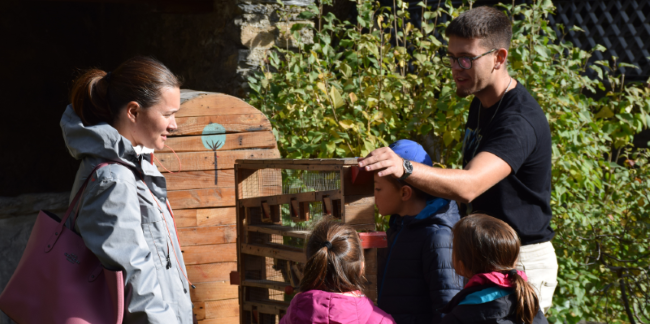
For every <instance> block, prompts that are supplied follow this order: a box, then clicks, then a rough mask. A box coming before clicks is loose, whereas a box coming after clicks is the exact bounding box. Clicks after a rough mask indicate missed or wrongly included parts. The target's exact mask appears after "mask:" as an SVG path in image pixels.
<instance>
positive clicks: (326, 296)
mask: <svg viewBox="0 0 650 324" xmlns="http://www.w3.org/2000/svg"><path fill="white" fill-rule="evenodd" d="M304 323H317V324H352V323H354V324H379V323H381V324H395V321H394V320H393V318H392V317H391V316H390V315H388V314H386V313H385V312H384V311H382V310H381V309H379V308H378V307H377V306H375V305H374V304H373V303H372V301H371V300H370V299H369V298H368V297H365V296H364V297H353V296H346V295H341V294H337V293H332V292H326V291H322V290H310V291H306V292H303V293H299V294H297V295H296V296H294V297H293V300H292V301H291V305H289V309H287V313H286V314H285V315H284V317H282V320H280V324H304Z"/></svg>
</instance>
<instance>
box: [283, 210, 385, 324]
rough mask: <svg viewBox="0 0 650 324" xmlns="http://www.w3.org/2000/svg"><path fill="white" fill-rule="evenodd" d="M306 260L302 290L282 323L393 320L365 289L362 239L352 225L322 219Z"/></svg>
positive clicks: (340, 323) (344, 323)
mask: <svg viewBox="0 0 650 324" xmlns="http://www.w3.org/2000/svg"><path fill="white" fill-rule="evenodd" d="M305 252H306V254H307V263H306V264H305V271H304V276H303V279H302V281H301V282H300V291H301V292H300V293H298V294H296V296H294V297H293V300H292V301H291V304H290V305H289V308H288V309H287V313H286V314H285V315H284V317H282V320H280V324H302V323H316V324H348V323H355V324H363V323H367V324H380V323H381V324H394V323H395V321H394V320H393V318H392V317H391V316H390V315H388V314H386V313H385V312H384V311H382V310H381V309H379V308H377V306H375V305H374V304H373V303H372V301H371V300H370V299H369V298H368V297H366V296H365V295H364V293H363V289H364V288H363V285H364V284H365V282H366V281H367V280H366V279H365V277H364V270H365V269H364V259H363V249H362V248H361V240H360V239H359V235H358V234H357V232H356V231H355V230H354V229H353V228H352V227H350V226H348V225H345V224H341V223H339V222H336V221H333V220H323V221H321V222H320V223H318V224H317V225H316V227H315V228H314V230H313V231H312V233H311V235H310V236H309V239H308V241H307V245H306V247H305Z"/></svg>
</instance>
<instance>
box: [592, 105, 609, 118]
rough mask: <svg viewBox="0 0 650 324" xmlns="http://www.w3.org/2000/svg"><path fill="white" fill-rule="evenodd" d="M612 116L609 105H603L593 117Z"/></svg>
mask: <svg viewBox="0 0 650 324" xmlns="http://www.w3.org/2000/svg"><path fill="white" fill-rule="evenodd" d="M611 117H614V112H613V111H612V110H611V109H609V107H607V106H605V107H603V108H602V109H601V110H600V111H599V112H598V113H597V114H596V115H594V118H596V119H598V118H611Z"/></svg>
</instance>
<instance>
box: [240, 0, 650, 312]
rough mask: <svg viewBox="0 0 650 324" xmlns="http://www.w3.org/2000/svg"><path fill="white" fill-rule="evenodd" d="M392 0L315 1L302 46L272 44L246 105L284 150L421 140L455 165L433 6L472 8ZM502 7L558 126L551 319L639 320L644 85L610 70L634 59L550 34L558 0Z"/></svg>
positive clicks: (515, 68) (649, 185) (461, 107)
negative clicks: (266, 122)
mask: <svg viewBox="0 0 650 324" xmlns="http://www.w3.org/2000/svg"><path fill="white" fill-rule="evenodd" d="M395 1H396V3H395V6H394V7H393V8H380V7H379V6H378V5H377V4H376V3H373V2H372V1H369V0H357V1H356V3H357V8H358V12H359V16H358V17H357V22H356V24H352V23H350V22H348V21H339V20H338V19H337V18H336V17H334V16H333V15H331V14H328V15H322V12H323V8H322V4H321V5H320V6H311V7H309V8H308V10H307V11H306V12H305V13H303V14H301V15H302V17H303V18H307V19H310V18H312V17H313V18H314V19H315V20H316V21H317V23H316V24H315V26H311V25H308V24H301V25H298V27H295V26H294V28H292V29H291V34H292V36H293V37H294V39H295V40H296V44H297V48H295V49H292V50H289V49H286V48H285V49H281V48H277V51H274V52H271V53H270V54H269V56H268V60H267V62H266V64H265V65H264V67H263V69H262V71H261V72H260V73H259V74H256V75H255V76H253V77H250V78H249V85H250V87H251V89H252V90H251V93H250V98H249V102H250V103H251V104H252V105H254V106H255V107H257V108H259V109H260V110H262V111H263V112H264V113H266V114H267V116H269V118H270V119H271V122H272V124H273V125H274V132H275V133H276V135H277V137H278V144H279V146H280V151H281V152H282V154H283V156H284V157H287V158H312V157H322V158H325V157H346V156H347V157H349V156H364V155H366V154H367V153H368V152H370V151H371V150H373V149H375V148H377V147H381V146H386V145H387V144H389V143H391V142H393V141H395V140H397V139H401V138H409V139H413V140H416V141H419V142H421V143H423V144H424V145H425V148H426V149H427V150H428V151H429V153H430V154H431V156H432V158H434V160H435V161H436V162H437V166H439V167H443V168H447V167H459V163H460V150H461V139H462V136H463V134H464V124H465V121H466V117H467V116H466V114H467V109H468V107H469V103H470V101H471V99H472V98H469V97H468V98H459V97H458V96H457V95H455V93H454V92H455V85H454V84H453V80H452V78H451V71H450V70H449V69H447V68H445V67H443V66H442V64H441V62H440V58H441V56H440V54H439V53H440V51H441V50H444V45H443V43H441V42H440V41H439V40H438V38H436V37H435V36H434V35H436V36H438V35H444V29H445V27H446V26H447V24H448V23H439V20H438V18H439V17H440V16H441V15H442V14H445V15H449V16H451V17H457V16H458V14H459V13H461V12H462V11H464V10H467V9H468V6H467V5H464V6H461V7H456V8H455V7H453V6H452V5H451V1H444V2H443V3H442V6H440V8H438V9H435V10H432V9H431V7H430V6H428V5H431V4H430V3H429V4H427V3H426V2H424V3H420V5H421V6H422V10H423V13H424V14H423V20H424V21H422V28H420V29H418V28H415V27H414V26H413V25H412V24H411V23H409V22H407V21H408V20H409V15H408V12H407V11H406V10H405V9H406V4H405V3H403V2H402V1H400V0H395ZM323 2H325V1H323ZM324 4H327V3H324ZM469 6H471V2H470V3H469ZM436 8H437V6H436ZM500 8H501V9H503V10H504V12H506V13H507V14H508V15H509V16H511V17H512V16H514V17H515V18H514V19H513V34H514V36H513V41H512V46H511V51H510V54H509V70H510V74H511V75H512V76H513V77H515V78H516V79H517V80H519V81H520V82H522V83H523V84H524V86H525V87H526V88H527V89H528V90H529V91H530V93H531V94H533V96H534V97H535V99H536V100H537V101H538V102H539V103H540V105H541V106H542V108H543V109H544V111H545V112H546V116H547V118H548V120H549V124H550V127H551V131H552V136H553V157H552V161H553V171H552V176H553V178H552V179H553V180H552V181H553V183H552V185H553V187H552V189H553V192H552V198H551V199H552V201H551V204H552V208H553V214H554V218H553V222H552V226H553V227H554V229H555V230H556V232H557V235H556V237H555V239H554V241H553V244H554V246H555V248H556V251H557V255H558V262H559V264H560V271H559V278H558V281H559V286H558V288H557V289H556V293H555V297H554V305H555V306H554V307H553V308H552V309H551V311H550V313H549V314H548V317H549V320H550V321H551V322H555V323H560V322H565V321H566V322H568V323H576V322H577V321H579V320H580V319H586V320H598V321H609V322H640V321H644V322H647V321H649V320H650V311H649V309H650V300H649V298H650V292H649V291H648V289H650V276H649V275H648V271H650V239H649V234H648V233H650V216H649V215H650V214H649V211H650V205H648V203H649V201H650V196H649V193H650V191H649V189H650V180H649V178H648V175H650V165H649V164H648V157H649V155H648V153H647V152H646V151H644V150H635V149H634V148H633V147H632V144H631V143H632V139H633V136H634V135H635V134H637V133H638V132H640V131H641V130H643V129H645V128H647V127H648V123H650V89H649V88H648V87H647V86H644V85H641V84H625V82H624V75H618V74H616V73H615V71H617V67H619V66H627V67H629V66H630V65H627V64H623V63H621V62H617V61H616V60H613V61H611V62H610V61H596V62H595V63H594V64H588V61H589V59H590V58H591V56H592V54H593V52H594V51H606V48H604V47H603V46H600V45H599V46H597V47H596V48H594V49H592V50H590V51H585V50H581V49H579V48H576V47H574V46H573V45H572V44H570V43H567V42H563V41H562V38H563V37H560V38H558V37H557V36H556V34H555V33H554V32H553V30H552V29H551V28H550V26H549V25H548V20H547V19H546V17H547V15H548V14H552V13H553V12H554V10H555V8H554V6H553V4H552V3H551V1H550V0H543V1H542V0H540V1H536V2H535V3H534V4H529V5H516V6H514V5H500ZM302 28H307V29H311V30H312V31H313V33H314V36H315V37H314V42H313V43H308V42H307V41H303V40H302V39H301V37H303V36H302V35H304V33H303V32H304V31H301V29H302ZM395 30H397V31H398V32H397V33H396V34H395V33H394V31H395ZM571 30H573V31H577V32H579V31H580V29H579V28H578V27H571ZM442 38H443V39H444V36H442ZM588 71H593V73H595V75H597V78H595V79H590V78H588V77H587V76H586V72H588ZM596 92H598V93H599V96H595V95H594V94H595V93H596ZM595 97H600V99H594V98H595ZM623 161H624V162H623Z"/></svg>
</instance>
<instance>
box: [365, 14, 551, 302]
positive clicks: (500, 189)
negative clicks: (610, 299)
mask: <svg viewBox="0 0 650 324" xmlns="http://www.w3.org/2000/svg"><path fill="white" fill-rule="evenodd" d="M446 35H447V36H448V37H449V46H448V53H447V55H446V56H445V57H444V58H443V63H444V64H445V65H446V66H448V67H450V68H451V69H452V75H453V77H454V81H455V82H456V87H457V89H456V93H457V94H458V95H459V96H461V97H465V96H469V95H474V96H475V97H474V100H473V101H472V103H471V104H470V107H469V116H468V119H467V124H466V129H465V138H464V139H463V152H462V153H463V170H453V169H440V168H432V167H429V166H425V165H422V164H418V163H414V162H411V161H407V160H403V159H402V158H400V157H399V156H398V155H397V154H395V153H394V152H393V151H392V150H391V149H390V148H388V147H384V148H380V149H377V150H374V151H373V152H371V153H370V154H369V155H368V156H367V157H365V158H361V159H359V166H360V167H365V168H366V170H369V171H373V170H381V169H385V170H382V171H380V172H379V176H382V177H383V176H394V177H397V178H400V179H402V180H405V181H406V182H407V183H408V184H409V185H412V186H414V187H416V188H419V189H421V190H423V191H425V192H427V193H429V194H431V195H433V196H436V197H443V198H448V199H454V200H456V201H459V202H461V203H463V205H464V206H465V207H466V214H470V213H484V214H487V215H490V216H494V217H496V218H499V219H501V220H503V221H505V222H506V223H508V224H509V225H510V226H512V228H514V229H515V231H516V232H517V234H518V235H519V238H520V239H521V243H522V247H521V251H520V256H519V261H518V263H517V268H518V269H520V270H523V271H525V272H526V275H527V276H528V281H529V282H530V283H531V285H533V287H535V289H536V291H537V293H538V297H539V300H540V306H541V308H542V310H543V311H544V312H546V311H547V310H548V309H549V308H550V306H551V300H552V297H553V292H554V290H555V287H556V285H557V270H558V266H557V258H556V256H555V250H554V249H553V245H552V244H551V242H550V241H551V239H552V238H553V235H554V232H553V229H552V228H551V226H550V221H551V216H552V215H551V206H550V200H551V133H550V129H549V125H548V121H547V120H546V116H545V115H544V112H543V111H542V109H541V107H540V106H539V104H538V103H537V101H535V99H534V98H533V97H532V96H531V95H530V94H529V93H528V91H527V90H526V88H524V86H523V85H522V84H521V83H519V82H518V81H517V80H515V79H513V78H512V77H510V75H509V74H508V70H507V68H506V63H507V58H508V49H509V48H510V40H511V38H512V26H511V24H510V20H509V19H508V17H507V16H506V15H505V14H504V13H502V12H501V11H498V10H496V9H494V8H490V7H478V8H475V9H472V10H469V11H466V12H464V13H462V14H461V15H460V16H458V17H457V18H456V19H454V20H453V21H452V22H451V23H450V24H449V27H447V30H446Z"/></svg>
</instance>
